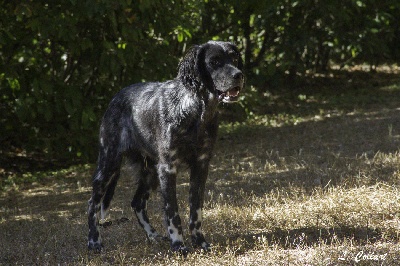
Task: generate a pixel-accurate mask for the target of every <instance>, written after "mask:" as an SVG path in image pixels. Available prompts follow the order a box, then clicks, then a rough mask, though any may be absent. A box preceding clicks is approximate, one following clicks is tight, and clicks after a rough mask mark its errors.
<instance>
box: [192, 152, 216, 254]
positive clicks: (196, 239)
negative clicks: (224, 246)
mask: <svg viewBox="0 0 400 266" xmlns="http://www.w3.org/2000/svg"><path fill="white" fill-rule="evenodd" d="M209 157H210V156H209V155H208V154H203V155H200V156H199V158H198V159H197V162H196V163H193V164H192V165H191V174H190V191H189V193H190V195H189V201H190V222H189V229H190V231H191V235H192V245H193V247H200V248H202V249H203V250H205V251H209V250H210V247H211V246H210V244H209V243H208V242H207V241H206V240H205V238H204V235H203V233H202V230H201V224H202V221H203V217H202V212H203V203H204V189H205V185H206V180H207V176H208V163H209Z"/></svg>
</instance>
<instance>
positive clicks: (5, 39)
mask: <svg viewBox="0 0 400 266" xmlns="http://www.w3.org/2000/svg"><path fill="white" fill-rule="evenodd" d="M0 3H1V6H2V8H1V9H0V94H1V96H0V97H1V104H0V112H1V113H2V116H1V118H0V141H1V143H2V145H3V147H10V146H14V147H20V148H23V149H26V150H36V151H39V152H44V153H46V154H48V155H49V156H51V157H56V158H59V159H61V158H68V159H77V158H78V159H79V158H80V159H84V160H87V159H90V160H93V159H94V157H95V155H96V149H95V148H94V147H96V136H97V128H98V125H99V121H100V119H101V115H102V113H103V112H104V110H105V108H106V107H107V104H108V102H109V100H110V99H111V97H112V95H114V94H115V93H116V92H117V91H118V90H119V89H121V88H122V87H124V86H126V85H129V84H132V83H134V82H141V81H150V80H166V79H170V78H173V77H174V76H175V75H176V66H177V63H178V59H179V58H180V57H181V56H182V54H183V52H184V51H185V50H186V49H187V48H188V47H189V46H190V45H192V44H193V43H202V42H204V41H207V40H209V39H220V40H229V41H233V42H236V43H237V44H238V46H239V47H240V48H241V50H242V51H243V59H244V62H245V67H246V72H247V76H248V77H249V80H250V81H251V80H257V81H258V82H263V83H269V84H272V85H274V84H273V83H274V82H275V83H277V82H278V84H279V80H283V79H288V80H289V81H294V80H295V78H296V76H298V75H299V74H304V73H306V72H320V71H325V70H327V69H329V65H330V63H335V64H340V65H342V66H344V65H346V64H353V63H365V62H366V63H368V64H370V65H371V66H372V67H371V68H372V69H373V68H374V67H375V66H376V65H378V64H381V63H387V62H390V63H393V62H398V61H399V59H400V46H399V45H398V43H399V41H400V40H399V38H400V23H399V22H398V19H397V18H398V17H400V2H399V1H397V0H385V1H378V0H351V1H339V2H334V1H326V0H322V1H316V0H305V1H288V0H274V1H255V0H251V1H238V0H230V1H222V0H216V1H209V0H204V1H195V0H179V1H178V0H176V1H165V0H116V1H106V0H88V1H76V0H70V1H59V0H56V1H44V0H39V1H22V2H21V1H4V0H0ZM260 93H261V94H262V93H264V92H260ZM256 98H257V94H255V93H253V92H251V90H249V91H248V98H247V100H245V101H244V103H246V102H249V103H250V102H257V101H258V100H257V99H256ZM242 107H243V110H245V112H246V113H247V114H250V112H251V110H249V108H248V106H245V105H243V106H242Z"/></svg>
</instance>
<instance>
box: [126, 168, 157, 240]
mask: <svg viewBox="0 0 400 266" xmlns="http://www.w3.org/2000/svg"><path fill="white" fill-rule="evenodd" d="M137 164H140V166H141V170H140V173H139V179H138V188H137V190H136V192H135V195H134V197H133V200H132V202H131V206H132V210H133V211H134V212H135V214H136V217H137V219H138V222H139V224H140V225H141V226H142V227H143V229H144V230H145V231H146V234H147V238H148V239H149V240H155V239H157V238H159V237H160V235H159V234H158V233H157V232H156V230H155V229H154V228H153V226H152V225H151V224H150V221H149V217H148V216H147V201H148V200H149V197H150V192H151V191H152V190H155V189H156V188H157V186H158V180H157V173H156V171H155V168H154V164H153V163H151V162H149V161H146V162H145V163H143V162H142V163H137Z"/></svg>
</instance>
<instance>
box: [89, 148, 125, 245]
mask: <svg viewBox="0 0 400 266" xmlns="http://www.w3.org/2000/svg"><path fill="white" fill-rule="evenodd" d="M109 158H112V159H109ZM120 165H121V156H120V155H116V156H104V154H102V153H100V155H99V161H98V165H97V168H96V171H95V173H94V175H93V183H92V185H93V191H92V197H91V198H90V200H89V208H88V225H89V236H88V248H89V249H93V250H96V251H101V249H102V243H101V237H100V232H99V230H98V228H97V225H98V223H99V220H100V219H103V218H105V216H106V213H107V210H108V207H109V206H110V202H111V199H112V196H113V194H114V189H115V186H116V184H117V181H118V178H119V173H120ZM99 213H101V216H100V217H99Z"/></svg>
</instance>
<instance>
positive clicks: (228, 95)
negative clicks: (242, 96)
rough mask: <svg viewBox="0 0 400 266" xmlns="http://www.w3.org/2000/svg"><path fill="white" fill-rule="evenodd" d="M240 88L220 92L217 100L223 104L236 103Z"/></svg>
mask: <svg viewBox="0 0 400 266" xmlns="http://www.w3.org/2000/svg"><path fill="white" fill-rule="evenodd" d="M239 92H240V87H239V86H237V87H233V88H232V89H230V90H228V91H224V92H220V93H219V95H218V100H219V101H222V102H224V103H232V102H236V101H237V100H238V99H239Z"/></svg>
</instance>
